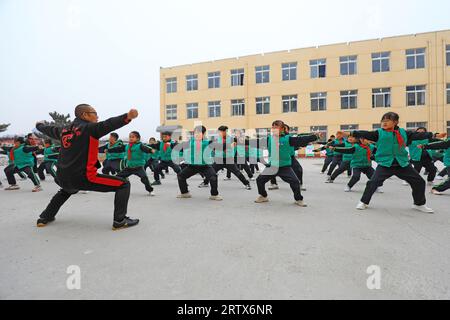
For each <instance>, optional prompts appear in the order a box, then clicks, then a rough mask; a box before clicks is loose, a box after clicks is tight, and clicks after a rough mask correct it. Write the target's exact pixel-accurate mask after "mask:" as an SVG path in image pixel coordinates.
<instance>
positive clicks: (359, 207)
mask: <svg viewBox="0 0 450 320" xmlns="http://www.w3.org/2000/svg"><path fill="white" fill-rule="evenodd" d="M367 208H369V206H368V205H367V204H365V203H364V202H359V203H358V205H357V206H356V209H358V210H366V209H367Z"/></svg>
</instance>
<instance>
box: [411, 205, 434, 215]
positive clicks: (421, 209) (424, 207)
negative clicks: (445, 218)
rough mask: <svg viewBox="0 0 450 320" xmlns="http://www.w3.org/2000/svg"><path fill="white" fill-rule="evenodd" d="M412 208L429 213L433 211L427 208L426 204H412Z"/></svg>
mask: <svg viewBox="0 0 450 320" xmlns="http://www.w3.org/2000/svg"><path fill="white" fill-rule="evenodd" d="M413 209H414V210H417V211H420V212H423V213H430V214H432V213H434V210H433V209H431V208H428V207H427V206H426V205H423V206H416V205H414V206H413Z"/></svg>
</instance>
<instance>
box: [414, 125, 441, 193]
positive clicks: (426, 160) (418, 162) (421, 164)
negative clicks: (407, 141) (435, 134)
mask: <svg viewBox="0 0 450 320" xmlns="http://www.w3.org/2000/svg"><path fill="white" fill-rule="evenodd" d="M416 132H427V128H424V127H422V128H418V129H417V130H416ZM435 141H436V139H424V140H414V141H412V142H411V145H410V146H409V156H410V157H411V163H412V165H413V167H414V169H416V171H417V172H418V173H420V171H422V168H425V170H426V171H427V175H428V179H427V180H428V184H429V185H433V181H434V179H435V178H436V174H437V168H436V166H435V165H434V163H433V159H432V158H431V152H430V151H425V150H422V149H420V148H418V147H417V146H418V145H424V144H428V143H430V142H435Z"/></svg>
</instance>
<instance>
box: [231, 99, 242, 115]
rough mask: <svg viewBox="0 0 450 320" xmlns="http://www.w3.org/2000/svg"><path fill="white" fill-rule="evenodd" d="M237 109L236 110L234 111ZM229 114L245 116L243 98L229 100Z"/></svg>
mask: <svg viewBox="0 0 450 320" xmlns="http://www.w3.org/2000/svg"><path fill="white" fill-rule="evenodd" d="M235 111H238V112H235ZM231 116H232V117H244V116H245V99H233V100H231Z"/></svg>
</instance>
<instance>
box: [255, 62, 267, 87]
mask: <svg viewBox="0 0 450 320" xmlns="http://www.w3.org/2000/svg"><path fill="white" fill-rule="evenodd" d="M258 76H260V78H259V80H258ZM255 82H256V84H264V83H269V82H270V65H265V66H257V67H255Z"/></svg>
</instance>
